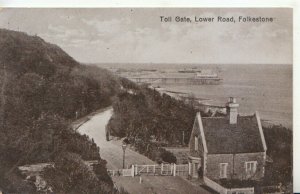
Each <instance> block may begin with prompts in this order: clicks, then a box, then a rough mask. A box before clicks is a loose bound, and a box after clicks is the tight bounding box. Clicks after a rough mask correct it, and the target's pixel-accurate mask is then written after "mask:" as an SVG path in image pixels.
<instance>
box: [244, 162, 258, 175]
mask: <svg viewBox="0 0 300 194" xmlns="http://www.w3.org/2000/svg"><path fill="white" fill-rule="evenodd" d="M256 165H257V162H256V161H249V162H245V168H246V173H247V174H249V175H252V174H254V173H255V172H256Z"/></svg>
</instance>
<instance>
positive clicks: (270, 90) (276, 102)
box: [116, 64, 293, 129]
mask: <svg viewBox="0 0 300 194" xmlns="http://www.w3.org/2000/svg"><path fill="white" fill-rule="evenodd" d="M118 65H119V66H118ZM118 65H116V66H117V67H118V68H125V69H127V68H144V69H147V68H148V69H160V70H164V71H168V70H173V71H174V70H180V69H183V68H196V67H197V68H203V69H210V70H213V71H215V72H217V73H218V75H219V77H220V78H221V79H222V81H221V83H220V84H219V85H188V84H186V85H161V87H164V88H166V89H167V90H171V91H176V92H184V93H190V94H192V95H193V96H195V97H198V98H202V99H206V101H207V102H209V104H213V105H225V103H226V102H227V100H228V98H229V97H235V98H236V99H237V103H238V104H239V114H241V115H250V114H254V113H255V111H258V112H259V114H260V117H261V119H262V120H263V121H264V122H270V123H274V124H281V125H283V126H285V127H288V128H290V129H292V125H293V66H292V65H288V64H282V65H280V64H276V65H274V64H264V65H262V64H222V65H219V64H205V65H203V64H201V65H200V64H118Z"/></svg>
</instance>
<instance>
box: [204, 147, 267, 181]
mask: <svg viewBox="0 0 300 194" xmlns="http://www.w3.org/2000/svg"><path fill="white" fill-rule="evenodd" d="M249 161H257V166H256V173H255V174H254V175H253V176H251V177H249V175H247V174H246V168H245V162H249ZM220 163H228V167H227V178H232V179H240V180H244V179H252V180H259V179H261V178H262V177H263V176H264V166H265V152H259V153H241V154H208V155H207V159H206V170H205V175H206V176H207V177H209V178H211V179H213V180H217V179H220Z"/></svg>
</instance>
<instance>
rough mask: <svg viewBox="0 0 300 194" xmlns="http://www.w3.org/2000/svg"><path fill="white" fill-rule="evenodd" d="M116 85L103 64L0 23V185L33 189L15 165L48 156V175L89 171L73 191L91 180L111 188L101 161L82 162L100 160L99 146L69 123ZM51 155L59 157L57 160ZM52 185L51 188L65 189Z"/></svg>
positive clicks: (103, 102) (105, 101)
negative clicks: (94, 163)
mask: <svg viewBox="0 0 300 194" xmlns="http://www.w3.org/2000/svg"><path fill="white" fill-rule="evenodd" d="M119 88H120V83H119V80H118V79H116V78H115V77H114V76H112V75H111V74H110V73H109V72H107V71H106V70H103V69H99V68H97V67H91V66H83V65H81V64H79V63H77V62H76V61H75V60H74V59H72V58H71V57H70V56H68V55H67V54H66V53H65V52H64V51H62V50H61V49H60V48H59V47H57V46H55V45H52V44H49V43H46V42H45V41H44V40H42V39H41V38H39V37H37V36H28V35H26V34H25V33H21V32H15V31H9V30H3V29H0V89H1V90H0V92H1V96H0V101H1V102H0V106H1V109H0V139H1V141H0V153H1V154H0V188H1V189H3V190H4V191H5V192H11V193H20V192H21V193H34V189H33V188H34V187H33V185H32V184H31V183H29V182H25V181H23V179H22V178H21V177H20V176H19V174H18V172H17V170H16V169H17V167H18V166H20V165H24V164H31V163H40V162H49V161H53V160H55V161H56V164H57V167H58V168H57V169H52V171H51V174H49V176H52V177H56V178H59V177H60V175H63V176H61V179H62V180H66V179H67V177H69V176H70V177H71V179H70V180H71V182H70V184H72V185H74V184H75V183H76V181H77V183H78V182H80V181H86V177H85V176H87V175H88V176H89V177H90V179H88V180H91V183H90V185H89V184H86V185H84V186H82V187H80V189H79V191H80V192H77V193H84V192H85V191H87V190H88V189H91V188H89V187H92V186H91V185H93V184H96V182H97V181H98V182H97V183H100V185H99V186H97V187H95V189H96V190H95V191H97V193H101V192H98V191H100V190H99V189H101V188H102V189H106V187H107V185H108V186H109V187H111V188H112V183H111V180H110V178H109V177H108V175H107V172H106V170H105V163H103V162H101V163H100V164H99V166H98V167H96V168H95V171H90V170H88V169H87V168H86V166H85V165H84V164H83V163H82V160H99V161H101V158H100V155H99V148H98V147H97V146H96V144H95V143H94V142H92V141H90V140H89V138H88V137H87V136H82V135H80V134H78V133H76V132H74V131H73V130H72V129H71V128H70V123H71V122H72V121H73V120H74V119H75V118H76V117H80V116H84V115H86V114H88V113H90V112H92V111H95V110H97V109H99V108H102V107H106V106H108V105H110V104H111V97H112V96H114V95H115V94H116V93H117V91H118V90H119ZM57 156H63V157H61V159H60V160H58V158H57ZM64 163H65V164H70V165H71V167H70V168H74V169H76V170H77V172H76V174H72V172H71V170H70V169H64V168H63V166H61V164H64ZM49 171H50V170H49ZM95 172H96V173H95ZM97 173H100V174H101V177H102V178H101V177H99V176H98V175H97ZM102 183H103V184H102ZM53 184H54V183H53ZM101 185H102V186H101ZM100 187H101V188H100ZM55 188H56V187H55ZM57 188H58V190H57V191H56V190H54V191H55V192H56V193H68V192H67V191H66V190H65V191H64V190H63V189H60V187H57ZM97 189H98V190H97ZM88 191H91V192H88V193H93V190H88ZM106 191H107V190H103V192H102V193H106ZM85 193H86V192H85ZM95 193H96V192H95Z"/></svg>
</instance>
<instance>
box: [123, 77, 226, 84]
mask: <svg viewBox="0 0 300 194" xmlns="http://www.w3.org/2000/svg"><path fill="white" fill-rule="evenodd" d="M126 78H127V79H129V80H131V81H133V82H136V83H161V84H191V85H205V84H208V85H211V84H219V83H220V82H221V80H222V79H220V78H217V77H205V78H194V77H126Z"/></svg>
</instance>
